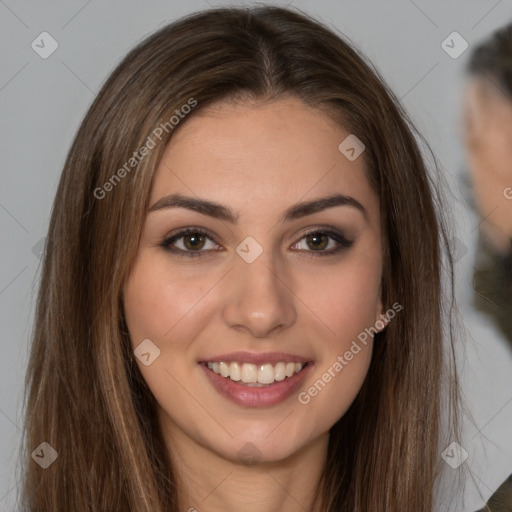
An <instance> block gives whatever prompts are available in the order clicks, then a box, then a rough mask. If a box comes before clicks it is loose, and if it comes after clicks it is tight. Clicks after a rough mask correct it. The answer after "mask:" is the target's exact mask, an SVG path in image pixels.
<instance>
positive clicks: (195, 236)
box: [183, 233, 206, 251]
mask: <svg viewBox="0 0 512 512" xmlns="http://www.w3.org/2000/svg"><path fill="white" fill-rule="evenodd" d="M205 240H206V237H205V236H204V235H202V234H201V233H190V234H188V235H185V236H184V237H183V243H184V245H185V247H186V248H187V249H190V250H192V251H193V250H197V249H202V248H203V246H204V244H205Z"/></svg>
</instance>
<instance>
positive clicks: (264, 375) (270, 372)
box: [258, 364, 274, 384]
mask: <svg viewBox="0 0 512 512" xmlns="http://www.w3.org/2000/svg"><path fill="white" fill-rule="evenodd" d="M258 382H259V383H260V384H272V382H274V368H272V365H271V364H262V365H261V366H260V367H259V368H258Z"/></svg>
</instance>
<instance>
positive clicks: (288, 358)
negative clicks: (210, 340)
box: [199, 351, 312, 365]
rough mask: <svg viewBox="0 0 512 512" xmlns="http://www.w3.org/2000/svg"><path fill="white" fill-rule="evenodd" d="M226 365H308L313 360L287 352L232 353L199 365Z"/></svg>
mask: <svg viewBox="0 0 512 512" xmlns="http://www.w3.org/2000/svg"><path fill="white" fill-rule="evenodd" d="M220 361H224V362H225V363H231V362H238V363H249V364H255V365H260V364H265V363H269V364H276V363H279V362H285V363H308V362H311V361H312V360H311V358H308V357H304V356H298V355H294V354H287V353H285V352H263V353H261V354H255V353H254V352H243V351H239V352H230V353H229V354H220V355H216V356H212V357H206V358H204V359H201V360H200V361H199V363H207V362H220Z"/></svg>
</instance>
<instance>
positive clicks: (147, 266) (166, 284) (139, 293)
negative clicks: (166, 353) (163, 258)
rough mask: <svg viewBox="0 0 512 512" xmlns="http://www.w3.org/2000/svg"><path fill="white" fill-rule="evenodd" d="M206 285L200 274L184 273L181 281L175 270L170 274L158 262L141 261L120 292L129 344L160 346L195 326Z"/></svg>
mask: <svg viewBox="0 0 512 512" xmlns="http://www.w3.org/2000/svg"><path fill="white" fill-rule="evenodd" d="M207 281H208V278H207V277H206V276H205V273H204V272H203V273H201V274H199V273H198V274H197V275H193V274H192V273H191V272H187V275H186V277H185V276H184V275H183V273H181V274H180V272H179V269H178V270H176V269H173V270H172V272H171V271H170V269H169V268H167V267H166V266H165V265H164V264H161V263H160V262H158V261H156V262H155V261H154V260H153V262H150V261H149V258H148V259H147V260H141V261H140V263H138V264H137V265H136V266H135V267H134V270H133V272H132V275H131V276H130V278H129V280H128V282H127V284H126V286H125V290H124V304H125V315H126V322H127V324H128V328H129V330H130V334H131V338H132V343H133V344H134V345H136V344H137V342H140V340H141V339H144V338H149V339H154V340H158V341H159V342H162V341H163V340H164V339H167V338H168V337H174V336H175V333H177V332H179V331H180V330H181V329H183V327H185V326H188V327H190V326H194V325H196V323H195V322H197V321H198V312H199V311H200V310H201V308H200V307H199V306H200V303H201V301H202V299H203V298H204V297H205V295H206V294H207V292H208V289H209V288H210V287H211V285H210V286H208V284H209V281H208V282H207ZM184 320H187V321H184ZM185 339H186V338H185Z"/></svg>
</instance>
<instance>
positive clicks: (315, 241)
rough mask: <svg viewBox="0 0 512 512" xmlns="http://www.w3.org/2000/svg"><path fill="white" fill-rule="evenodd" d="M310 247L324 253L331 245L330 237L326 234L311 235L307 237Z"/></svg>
mask: <svg viewBox="0 0 512 512" xmlns="http://www.w3.org/2000/svg"><path fill="white" fill-rule="evenodd" d="M306 243H307V244H308V247H310V248H311V249H314V250H320V251H323V250H325V248H326V247H327V245H328V244H329V237H328V236H327V235H326V234H325V233H321V232H317V233H310V234H309V235H307V236H306Z"/></svg>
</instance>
